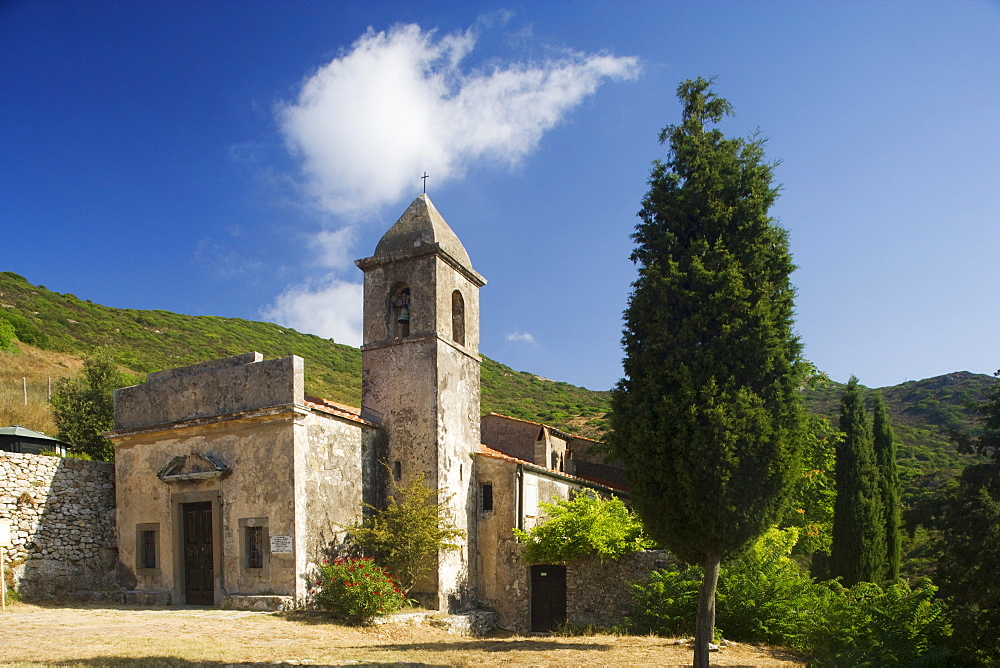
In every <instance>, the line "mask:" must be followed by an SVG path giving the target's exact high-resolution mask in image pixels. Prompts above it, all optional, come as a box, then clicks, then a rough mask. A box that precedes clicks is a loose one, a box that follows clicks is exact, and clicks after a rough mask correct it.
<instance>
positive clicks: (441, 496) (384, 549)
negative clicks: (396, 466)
mask: <svg viewBox="0 0 1000 668" xmlns="http://www.w3.org/2000/svg"><path fill="white" fill-rule="evenodd" d="M425 477H426V476H425V475H424V474H422V473H421V474H420V475H419V476H414V477H413V478H410V479H409V480H407V481H405V482H402V483H397V482H395V481H394V480H393V482H392V485H393V487H394V488H395V492H396V493H395V494H391V495H389V499H388V503H387V505H386V507H385V508H376V507H374V506H371V505H368V504H365V505H366V506H367V507H368V508H369V509H371V510H373V511H374V512H373V513H372V514H371V515H369V516H367V517H365V518H364V520H363V521H362V522H360V523H359V524H356V525H354V526H352V527H349V530H350V532H351V534H352V538H353V541H354V543H355V544H357V545H358V546H359V547H360V548H361V549H363V550H365V551H366V552H368V553H369V554H371V555H372V556H374V557H375V560H376V561H377V562H378V564H379V565H380V566H382V567H383V568H385V569H386V570H387V571H389V572H390V573H392V574H393V575H394V576H396V577H397V578H398V579H399V582H400V585H401V586H402V588H403V590H404V591H405V592H406V593H409V591H410V589H412V588H413V585H414V584H415V583H416V582H417V580H418V579H419V578H420V576H421V575H423V574H425V573H427V572H428V571H430V570H431V568H432V567H433V566H434V563H435V561H434V560H435V559H436V558H437V556H438V552H439V551H441V550H457V549H458V548H459V545H458V544H457V543H455V542H454V541H455V540H457V539H460V538H464V537H465V532H464V531H462V530H461V529H458V528H456V527H455V526H454V525H453V524H451V522H449V521H448V519H447V516H446V512H445V509H446V508H447V501H448V496H447V494H445V493H444V492H443V491H442V490H437V489H432V488H430V487H428V486H427V485H426V484H424V479H425ZM397 497H398V498H397Z"/></svg>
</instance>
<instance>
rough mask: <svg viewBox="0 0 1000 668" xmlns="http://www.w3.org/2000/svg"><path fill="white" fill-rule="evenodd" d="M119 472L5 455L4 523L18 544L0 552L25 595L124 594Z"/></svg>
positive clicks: (1, 484) (1, 481) (0, 493)
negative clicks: (117, 521) (119, 569)
mask: <svg viewBox="0 0 1000 668" xmlns="http://www.w3.org/2000/svg"><path fill="white" fill-rule="evenodd" d="M113 473H114V470H113V467H112V465H111V464H108V463H105V462H88V461H82V460H79V459H60V458H58V457H46V456H42V455H33V454H13V453H6V452H0V519H4V520H9V521H10V523H11V543H12V545H11V546H10V547H0V549H2V550H4V551H5V555H4V556H5V561H6V567H7V578H8V583H11V584H13V585H14V586H15V587H16V589H17V590H18V591H19V592H20V593H21V594H22V595H23V596H25V597H26V598H29V599H36V600H37V599H46V598H59V599H64V598H70V599H86V600H97V599H104V598H117V597H118V596H119V595H120V590H121V583H120V581H119V579H118V572H117V569H116V566H117V561H118V554H117V550H116V540H115V491H114V483H113V481H114V476H113ZM11 581H12V582H11Z"/></svg>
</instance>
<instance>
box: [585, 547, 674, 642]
mask: <svg viewBox="0 0 1000 668" xmlns="http://www.w3.org/2000/svg"><path fill="white" fill-rule="evenodd" d="M672 561H673V558H672V557H671V556H670V555H669V554H667V553H666V552H665V551H663V550H649V551H647V552H633V553H631V554H626V555H624V556H622V557H621V558H620V559H616V560H614V561H602V560H601V559H598V558H597V557H586V558H583V559H577V560H575V561H573V562H571V563H569V564H567V566H566V619H567V620H568V621H569V622H571V623H573V624H584V625H593V626H601V627H608V626H614V625H615V624H618V623H620V622H621V620H622V618H623V617H626V616H627V615H630V614H632V586H631V585H633V584H636V583H640V582H645V581H646V578H647V577H648V576H649V574H650V573H651V572H652V571H653V570H656V569H659V568H666V567H667V565H669V564H670V563H671V562H672Z"/></svg>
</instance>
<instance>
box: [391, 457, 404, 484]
mask: <svg viewBox="0 0 1000 668" xmlns="http://www.w3.org/2000/svg"><path fill="white" fill-rule="evenodd" d="M392 477H393V478H395V479H396V480H402V479H403V463H402V462H401V461H399V460H398V459H397V460H396V461H394V462H393V463H392Z"/></svg>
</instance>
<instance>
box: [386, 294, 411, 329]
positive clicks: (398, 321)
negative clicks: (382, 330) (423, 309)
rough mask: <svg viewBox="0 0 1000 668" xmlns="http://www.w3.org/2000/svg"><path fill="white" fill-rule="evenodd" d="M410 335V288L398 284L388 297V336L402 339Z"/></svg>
mask: <svg viewBox="0 0 1000 668" xmlns="http://www.w3.org/2000/svg"><path fill="white" fill-rule="evenodd" d="M409 335H410V287H409V286H408V285H406V283H398V284H397V285H396V287H394V288H393V290H392V294H391V296H390V297H389V336H390V337H391V338H394V339H402V338H405V337H407V336H409Z"/></svg>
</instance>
